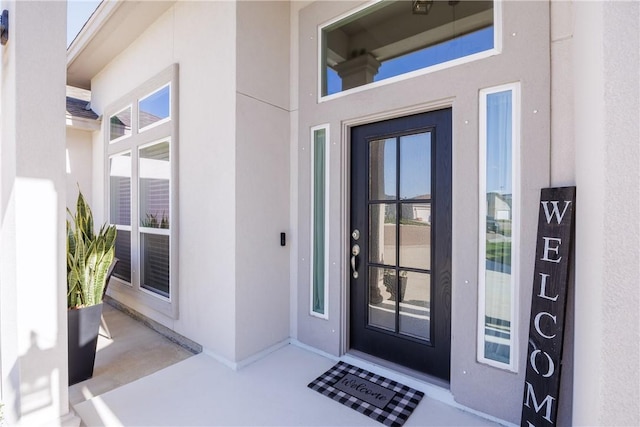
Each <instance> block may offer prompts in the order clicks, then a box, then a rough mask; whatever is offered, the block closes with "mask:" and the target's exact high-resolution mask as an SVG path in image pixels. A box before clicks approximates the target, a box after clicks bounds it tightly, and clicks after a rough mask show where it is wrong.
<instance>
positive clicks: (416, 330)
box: [398, 270, 431, 340]
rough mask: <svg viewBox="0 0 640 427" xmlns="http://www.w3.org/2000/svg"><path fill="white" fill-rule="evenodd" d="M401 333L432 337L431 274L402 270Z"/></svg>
mask: <svg viewBox="0 0 640 427" xmlns="http://www.w3.org/2000/svg"><path fill="white" fill-rule="evenodd" d="M398 294H399V298H400V304H399V306H400V319H399V323H400V333H401V334H404V335H409V336H412V337H415V338H420V339H424V340H429V339H430V337H431V325H430V320H431V275H430V274H427V273H418V272H414V271H404V270H400V280H399V283H398Z"/></svg>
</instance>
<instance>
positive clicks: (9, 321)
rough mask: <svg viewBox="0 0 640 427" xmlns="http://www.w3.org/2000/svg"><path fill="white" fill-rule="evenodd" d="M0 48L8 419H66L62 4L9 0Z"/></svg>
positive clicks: (1, 351)
mask: <svg viewBox="0 0 640 427" xmlns="http://www.w3.org/2000/svg"><path fill="white" fill-rule="evenodd" d="M2 9H7V10H8V11H9V41H8V43H7V45H6V46H3V47H1V48H0V51H1V52H0V53H1V58H2V62H1V64H0V76H1V78H0V84H1V86H0V98H1V101H0V102H1V103H0V162H1V164H0V171H1V173H0V189H1V197H0V207H1V211H0V213H1V214H2V216H1V220H2V222H1V229H0V239H1V240H0V369H1V375H2V382H1V385H2V389H1V392H2V400H3V401H4V403H5V407H4V412H5V417H6V419H7V420H6V421H7V422H8V424H9V425H14V424H19V425H20V424H22V425H44V424H47V425H56V424H67V425H68V424H69V423H73V421H75V420H77V419H74V418H73V416H71V415H70V414H69V401H68V386H67V328H66V322H67V313H66V311H67V310H66V301H65V300H66V278H65V276H66V267H65V200H66V195H65V188H66V182H65V82H66V41H65V39H66V2H65V1H40V2H32V1H28V2H26V1H10V2H6V1H5V2H3V3H2Z"/></svg>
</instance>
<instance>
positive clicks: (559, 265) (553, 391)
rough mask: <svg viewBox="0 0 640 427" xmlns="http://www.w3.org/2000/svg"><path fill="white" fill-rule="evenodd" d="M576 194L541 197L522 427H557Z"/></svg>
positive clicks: (567, 190) (546, 192)
mask: <svg viewBox="0 0 640 427" xmlns="http://www.w3.org/2000/svg"><path fill="white" fill-rule="evenodd" d="M575 193H576V188H575V187H564V188H545V189H543V190H542V191H541V194H540V209H539V215H538V244H537V247H536V265H535V272H534V286H533V292H532V300H531V317H530V318H531V321H530V325H529V349H528V357H527V372H526V378H525V387H524V396H523V402H522V418H521V422H520V423H521V426H523V427H534V426H536V427H538V426H549V425H553V424H555V422H556V418H557V413H558V393H559V390H560V366H561V361H562V340H563V336H564V316H565V307H566V295H567V282H568V279H569V261H570V255H571V254H570V252H571V241H572V239H573V222H574V218H575V211H574V206H575ZM561 207H562V209H561Z"/></svg>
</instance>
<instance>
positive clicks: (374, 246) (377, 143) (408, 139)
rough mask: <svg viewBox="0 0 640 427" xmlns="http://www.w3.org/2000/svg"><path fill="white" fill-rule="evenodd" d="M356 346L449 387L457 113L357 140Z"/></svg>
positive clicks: (359, 134)
mask: <svg viewBox="0 0 640 427" xmlns="http://www.w3.org/2000/svg"><path fill="white" fill-rule="evenodd" d="M350 231H351V240H350V242H351V248H350V249H351V251H350V256H351V259H350V265H351V272H350V276H351V282H350V301H351V303H350V304H351V305H350V347H351V348H352V349H355V350H359V351H362V352H365V353H367V354H370V355H372V356H375V357H379V358H382V359H385V360H388V361H390V362H393V363H397V364H400V365H402V366H406V367H408V368H411V369H414V370H417V371H420V372H424V373H427V374H430V375H434V376H437V377H439V378H442V379H445V380H449V370H450V369H449V367H450V352H451V346H450V342H451V109H443V110H438V111H434V112H429V113H422V114H416V115H412V116H408V117H403V118H398V119H393V120H387V121H384V122H378V123H374V124H368V125H363V126H358V127H354V128H352V131H351V230H350Z"/></svg>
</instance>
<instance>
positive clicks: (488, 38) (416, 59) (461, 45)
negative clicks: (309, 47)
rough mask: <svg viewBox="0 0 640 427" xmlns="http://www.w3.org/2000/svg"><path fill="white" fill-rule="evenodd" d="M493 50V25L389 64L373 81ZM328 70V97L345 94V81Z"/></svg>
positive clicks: (399, 58) (384, 65) (394, 60)
mask: <svg viewBox="0 0 640 427" xmlns="http://www.w3.org/2000/svg"><path fill="white" fill-rule="evenodd" d="M491 48H493V26H490V27H487V28H483V29H482V30H479V31H476V32H473V33H470V34H466V35H464V36H460V37H457V38H455V39H453V40H449V41H446V42H444V43H440V44H437V45H435V46H431V47H428V48H426V49H422V50H418V51H416V52H413V53H410V54H407V55H403V56H399V57H397V58H394V59H391V60H389V61H385V62H383V63H382V65H381V66H380V69H379V70H378V74H376V75H375V77H374V79H373V81H376V82H377V81H380V80H384V79H388V78H389V77H394V76H398V75H401V74H404V73H409V72H411V71H416V70H419V69H421V68H426V67H430V66H432V65H435V64H441V63H443V62H447V61H451V60H453V59H457V58H462V57H464V56H469V55H473V54H474V53H478V52H483V51H485V50H489V49H491ZM326 68H327V70H326V71H327V95H331V94H334V93H338V92H341V91H342V81H341V80H340V77H339V76H338V73H336V72H335V71H334V70H332V69H331V68H329V67H326Z"/></svg>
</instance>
